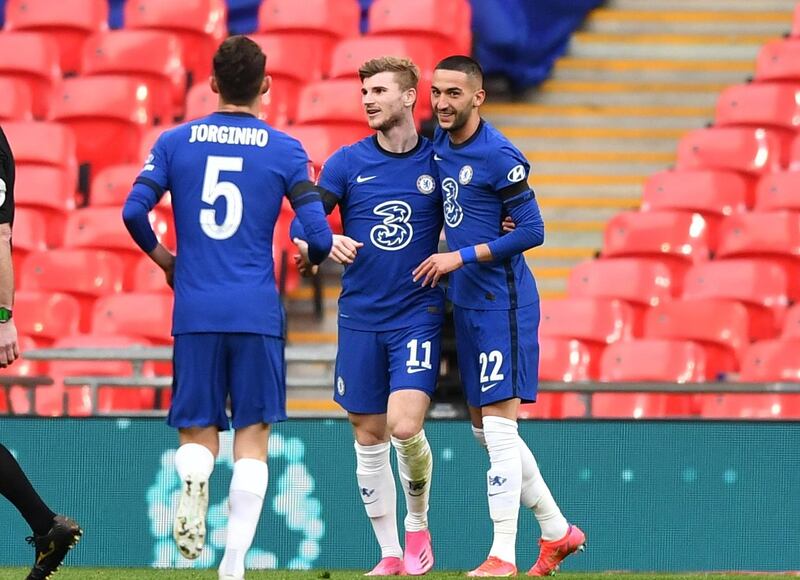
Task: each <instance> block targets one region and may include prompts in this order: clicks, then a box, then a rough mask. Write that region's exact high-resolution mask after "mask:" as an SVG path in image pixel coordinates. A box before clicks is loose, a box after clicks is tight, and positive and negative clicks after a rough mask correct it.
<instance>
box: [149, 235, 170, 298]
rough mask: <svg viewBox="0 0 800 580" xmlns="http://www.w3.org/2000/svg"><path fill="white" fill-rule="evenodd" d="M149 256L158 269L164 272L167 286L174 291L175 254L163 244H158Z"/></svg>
mask: <svg viewBox="0 0 800 580" xmlns="http://www.w3.org/2000/svg"><path fill="white" fill-rule="evenodd" d="M149 256H150V259H151V260H153V261H154V262H155V263H156V264H157V265H158V267H159V268H161V269H162V270H163V271H164V276H165V277H166V279H167V284H168V285H169V287H170V288H172V289H173V290H174V289H175V286H174V276H175V254H173V253H172V252H170V251H169V250H168V249H166V248H165V247H164V246H162V245H161V244H158V245H157V246H156V247H155V248H153V251H152V252H150V254H149Z"/></svg>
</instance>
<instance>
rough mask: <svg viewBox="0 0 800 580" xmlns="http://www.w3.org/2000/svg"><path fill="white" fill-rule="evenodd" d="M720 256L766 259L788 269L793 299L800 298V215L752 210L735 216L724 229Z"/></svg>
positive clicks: (724, 224)
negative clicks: (799, 272)
mask: <svg viewBox="0 0 800 580" xmlns="http://www.w3.org/2000/svg"><path fill="white" fill-rule="evenodd" d="M717 258H763V259H768V260H771V261H773V262H775V263H777V264H779V265H780V266H781V267H782V268H783V269H784V270H785V271H786V279H787V280H788V282H789V298H791V299H792V300H798V299H800V276H797V268H798V266H800V214H798V213H790V212H780V211H778V212H765V213H748V214H741V215H735V216H731V217H729V218H728V219H726V220H725V221H724V222H723V224H722V228H721V229H720V239H719V246H718V247H717Z"/></svg>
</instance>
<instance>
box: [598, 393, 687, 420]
mask: <svg viewBox="0 0 800 580" xmlns="http://www.w3.org/2000/svg"><path fill="white" fill-rule="evenodd" d="M591 405H592V407H591V416H592V417H594V418H597V419H674V418H676V417H687V416H690V415H692V412H693V406H694V405H693V398H692V395H687V394H679V395H667V394H663V393H594V394H592V399H591Z"/></svg>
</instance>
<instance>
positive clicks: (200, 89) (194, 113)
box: [186, 78, 300, 129]
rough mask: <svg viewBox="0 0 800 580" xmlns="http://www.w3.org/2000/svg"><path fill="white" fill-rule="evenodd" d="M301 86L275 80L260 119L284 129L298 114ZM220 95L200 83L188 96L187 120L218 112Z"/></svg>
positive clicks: (263, 98)
mask: <svg viewBox="0 0 800 580" xmlns="http://www.w3.org/2000/svg"><path fill="white" fill-rule="evenodd" d="M299 91H300V84H299V83H298V82H296V81H294V80H290V79H287V78H282V79H277V80H276V79H273V80H272V85H271V86H270V89H269V91H268V92H267V94H265V95H264V96H262V98H261V112H260V114H259V117H260V118H261V119H264V120H265V121H266V122H267V123H269V124H270V125H272V126H273V127H278V128H281V129H283V128H284V126H285V125H286V124H288V123H290V122H293V121H294V117H295V115H296V114H297V94H298V92H299ZM218 104H219V95H217V94H216V93H215V92H214V91H212V90H211V86H210V85H209V84H208V83H198V84H196V85H194V86H193V87H192V88H191V89H189V92H188V94H187V95H186V120H187V121H193V120H194V119H199V118H200V117H205V116H207V115H210V114H211V113H213V112H214V111H216V110H217V107H218Z"/></svg>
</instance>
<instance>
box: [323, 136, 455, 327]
mask: <svg viewBox="0 0 800 580" xmlns="http://www.w3.org/2000/svg"><path fill="white" fill-rule="evenodd" d="M435 170H436V168H435V167H434V165H433V147H432V145H431V142H430V141H429V140H427V139H425V138H424V137H421V136H420V138H419V142H418V143H417V146H416V147H415V148H414V149H412V150H411V151H408V152H406V153H391V152H389V151H386V150H385V149H383V148H382V147H381V146H380V145H379V144H378V140H377V137H376V136H372V137H368V138H366V139H362V140H361V141H358V142H357V143H354V144H352V145H349V146H346V147H342V148H341V149H339V150H338V151H337V152H336V153H334V154H333V155H332V156H331V157H330V159H328V161H327V162H326V163H325V166H324V167H323V169H322V174H321V175H320V179H319V182H318V185H319V187H320V190H321V195H322V198H323V202H325V205H326V206H328V207H330V206H331V205H332V203H331V202H332V201H336V202H337V203H338V204H339V208H340V212H341V215H342V224H343V227H344V233H345V235H347V236H349V237H351V238H353V239H354V240H356V241H358V242H362V243H363V244H364V246H363V247H362V248H359V250H358V255H357V256H356V259H355V260H354V262H353V263H352V264H350V265H348V266H346V267H345V270H344V274H343V276H342V293H341V295H340V297H339V324H340V325H341V326H343V327H346V328H352V329H354V330H376V331H379V330H394V329H399V328H404V327H408V326H413V325H416V324H421V323H429V322H438V321H441V318H442V307H443V302H444V295H443V292H442V291H441V290H440V289H439V288H422V287H421V286H420V284H419V283H415V282H413V277H412V275H411V273H412V271H413V270H414V268H416V267H417V266H418V265H419V264H420V263H421V262H422V261H423V260H425V258H427V257H428V256H430V255H431V254H434V253H436V251H437V247H438V244H439V234H440V232H441V230H442V198H441V192H440V189H439V187H438V183H437V180H436V171H435ZM326 198H327V199H326ZM334 198H335V199H334Z"/></svg>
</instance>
